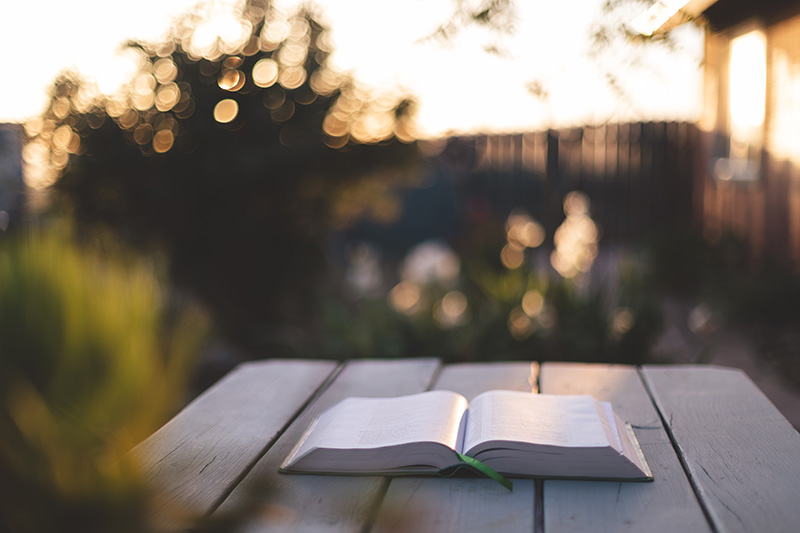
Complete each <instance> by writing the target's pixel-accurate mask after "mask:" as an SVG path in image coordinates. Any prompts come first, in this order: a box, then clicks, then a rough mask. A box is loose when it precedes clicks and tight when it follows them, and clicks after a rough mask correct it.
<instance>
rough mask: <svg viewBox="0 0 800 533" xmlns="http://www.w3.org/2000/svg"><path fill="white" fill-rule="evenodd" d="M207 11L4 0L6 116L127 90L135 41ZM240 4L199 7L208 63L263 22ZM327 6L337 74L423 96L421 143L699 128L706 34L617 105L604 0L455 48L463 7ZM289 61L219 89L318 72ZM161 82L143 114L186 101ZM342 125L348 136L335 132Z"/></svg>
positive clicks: (331, 0)
mask: <svg viewBox="0 0 800 533" xmlns="http://www.w3.org/2000/svg"><path fill="white" fill-rule="evenodd" d="M196 3H197V2H196V0H141V1H139V2H137V8H136V9H134V10H131V9H130V6H128V5H127V4H121V3H108V2H101V1H100V0H83V1H81V2H77V3H76V2H71V3H64V2H56V1H55V0H39V1H37V2H15V3H12V2H5V3H3V5H2V6H0V49H3V50H6V51H13V52H15V54H16V55H15V56H14V57H16V58H17V59H16V60H15V61H14V66H13V69H14V70H13V72H14V75H13V79H14V80H15V81H14V83H6V84H3V85H2V86H0V122H19V121H24V120H27V119H28V118H30V117H32V116H35V115H36V114H38V113H39V112H40V111H41V110H42V108H43V106H44V104H45V103H46V101H47V98H46V94H47V90H48V88H49V87H50V85H51V83H52V80H53V79H54V77H55V76H56V75H57V73H58V72H59V71H62V70H63V69H71V70H74V71H77V72H80V73H81V74H82V75H83V76H85V77H87V78H88V79H90V80H92V81H94V82H96V83H97V84H98V87H99V89H100V90H101V91H102V92H103V93H105V94H114V93H115V92H116V91H117V90H118V89H119V88H120V86H122V85H123V84H125V83H127V81H128V80H130V79H131V77H132V76H134V75H135V73H136V72H137V71H138V66H139V61H140V60H141V59H140V57H139V55H138V54H136V53H135V52H133V51H131V50H127V51H124V50H123V48H122V44H123V43H125V42H127V41H130V40H144V41H148V42H155V41H157V40H159V39H160V38H161V37H163V36H164V35H166V32H167V31H168V30H169V28H170V24H171V22H172V21H173V20H174V19H175V18H176V17H178V16H179V15H180V14H181V13H185V12H186V11H187V10H189V9H191V8H192V7H193V6H194V5H195V4H196ZM239 3H240V0H212V1H209V2H205V3H204V4H203V7H202V8H201V9H200V11H199V12H200V13H201V14H203V15H206V16H209V15H210V18H207V19H206V21H205V22H201V23H199V24H198V25H197V31H195V32H194V34H193V35H194V37H193V40H192V45H193V47H194V48H195V52H196V53H197V54H198V56H199V55H206V56H208V57H210V56H211V55H214V54H215V53H224V51H225V50H227V49H230V48H231V47H234V46H235V45H236V43H237V42H238V41H239V40H240V39H241V38H242V36H243V35H245V34H246V33H247V29H248V27H249V26H248V24H249V23H242V22H241V21H238V20H237V19H236V18H235V17H234V16H232V10H231V7H232V6H236V5H238V4H239ZM317 3H318V5H319V6H320V7H319V8H315V9H317V11H318V12H319V14H320V17H321V20H322V21H323V22H324V23H325V24H326V25H328V26H329V27H330V28H331V32H330V35H329V37H328V39H329V41H330V47H331V49H332V50H333V55H332V56H331V66H333V67H334V68H335V69H337V70H338V71H340V72H344V73H352V74H353V75H354V76H355V77H356V78H357V79H358V80H360V81H361V82H363V83H366V84H368V85H370V86H373V87H375V88H376V89H377V90H378V91H379V92H380V91H383V92H388V91H390V90H391V91H397V90H403V91H407V92H409V93H411V94H414V95H415V96H416V97H417V99H418V108H417V109H418V113H417V121H418V125H419V127H418V130H417V131H415V132H411V131H409V132H405V131H403V132H396V133H398V134H400V135H403V136H404V137H408V138H409V139H410V138H411V137H413V136H415V135H422V136H423V137H432V136H437V135H442V134H446V133H448V132H468V133H475V132H478V131H484V132H501V131H525V130H533V129H542V128H547V127H556V126H561V125H580V124H584V123H590V124H591V123H599V122H603V121H606V120H609V119H613V120H627V119H631V120H641V119H650V118H654V119H669V120H672V119H674V120H687V119H689V120H691V119H692V118H693V117H694V116H695V115H696V113H697V111H698V109H699V90H698V87H699V81H700V76H699V71H698V69H697V64H698V61H699V57H700V51H701V44H702V40H701V32H699V31H697V30H696V29H692V28H689V29H681V31H682V32H683V37H682V43H683V44H682V46H685V50H684V52H681V53H679V54H678V55H677V56H675V57H670V56H669V55H658V56H657V57H654V58H653V60H652V63H653V64H658V65H660V64H661V63H662V62H666V63H665V64H669V65H670V66H669V67H668V68H664V69H662V70H663V71H664V72H669V73H670V74H669V75H658V74H656V73H655V72H653V71H642V72H641V73H639V74H637V80H636V81H635V82H634V86H633V88H632V90H631V95H634V97H633V98H630V99H628V100H626V101H625V102H620V101H619V100H618V99H615V97H614V96H613V91H612V89H611V87H610V86H609V84H608V83H607V81H606V80H605V75H604V73H603V70H602V69H603V68H604V67H602V66H601V65H600V63H599V62H598V60H597V59H596V58H595V59H592V58H591V57H590V48H591V42H590V41H591V40H590V36H591V33H592V31H593V30H592V27H593V24H594V23H596V21H597V19H598V17H599V16H600V9H601V7H602V5H603V2H602V1H601V0H579V1H576V2H562V3H555V2H553V3H544V2H518V3H517V4H516V6H517V15H518V17H517V21H516V31H515V32H512V33H508V34H502V35H497V36H492V35H489V34H487V33H486V32H483V31H482V30H480V29H477V28H474V27H468V28H465V29H464V30H463V31H461V32H459V34H458V35H456V37H455V38H453V39H452V40H451V41H449V42H441V41H439V40H437V39H435V38H431V35H432V33H433V32H434V31H435V29H436V28H437V27H438V26H439V25H441V24H443V23H445V22H447V21H448V20H449V17H450V16H451V14H452V13H453V9H454V8H455V6H456V5H457V2H455V1H454V0H430V1H426V2H424V3H423V2H422V1H421V0H414V1H411V2H399V1H396V2H388V1H387V2H370V1H367V0H319V1H318V2H317ZM273 4H274V5H275V6H276V7H277V8H279V9H283V10H284V11H288V10H293V9H295V8H296V6H297V5H298V4H299V1H298V0H275V1H274V2H273ZM575 4H579V5H575ZM279 26H280V25H275V26H274V28H278V29H279ZM275 31H277V30H275ZM290 32H291V28H289V27H286V28H284V31H283V33H285V34H286V35H289V33H290ZM487 35H489V36H488V37H487ZM276 37H280V36H276ZM298 50H300V48H298ZM487 50H489V51H487ZM291 52H292V50H291V47H286V48H285V53H281V55H280V56H279V57H278V58H276V59H278V60H279V61H280V63H281V64H283V65H289V66H291V65H290V64H294V65H297V62H298V58H293V57H291ZM22 58H25V59H22ZM672 63H674V65H672ZM275 67H277V64H274V63H263V64H259V65H258V66H257V68H256V69H253V70H252V71H251V72H241V71H239V70H236V69H235V68H231V69H228V70H226V71H225V72H224V73H223V75H221V76H220V79H219V80H218V81H219V84H220V86H221V87H224V88H230V90H235V88H236V87H238V85H239V84H240V83H241V81H242V80H243V79H244V77H252V79H253V80H254V81H255V82H256V83H257V84H258V85H259V86H261V87H266V86H269V85H272V84H274V83H278V82H279V83H280V84H281V85H283V86H284V87H292V86H296V85H298V84H300V83H302V82H303V80H304V79H305V76H306V73H305V71H304V70H303V69H302V68H301V67H300V66H297V68H294V69H291V68H287V69H284V70H283V71H282V73H283V74H282V76H283V79H281V80H278V79H277V75H278V73H277V70H276V68H275ZM153 74H154V76H149V78H148V79H139V80H136V81H135V83H136V85H137V92H139V96H138V102H137V103H136V107H137V108H138V109H141V108H144V107H150V106H152V104H153V102H155V105H156V106H157V107H158V109H160V110H161V109H171V108H172V106H175V105H178V99H179V98H180V97H181V96H180V92H179V91H178V90H177V88H176V87H174V86H170V88H169V89H166V90H164V91H162V92H159V93H157V94H154V93H153V91H152V87H150V85H152V81H156V80H158V82H159V83H161V84H163V83H165V82H169V81H170V80H169V77H170V76H174V65H171V64H170V62H169V60H165V61H164V62H163V64H162V63H159V65H158V66H157V69H156V70H155V72H154V73H153ZM623 75H625V76H627V75H628V74H625V73H623ZM311 81H312V84H314V85H316V86H318V87H322V88H324V86H325V85H326V84H327V85H330V83H329V81H330V80H324V79H317V80H311ZM532 87H533V89H532ZM329 127H330V128H332V129H336V125H335V124H330V125H329ZM360 128H361V129H360V130H358V131H356V132H350V134H351V135H353V136H355V137H360V138H362V139H365V140H370V139H380V138H383V136H384V135H385V131H384V130H386V125H385V124H384V123H383V122H380V121H378V122H375V123H369V124H368V123H363V124H361V125H360ZM331 142H333V140H332V141H331Z"/></svg>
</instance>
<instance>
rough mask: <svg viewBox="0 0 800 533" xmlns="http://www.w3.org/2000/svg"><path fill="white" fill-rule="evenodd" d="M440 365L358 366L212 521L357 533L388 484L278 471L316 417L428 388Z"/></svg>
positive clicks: (255, 527) (321, 398)
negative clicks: (352, 401) (350, 400)
mask: <svg viewBox="0 0 800 533" xmlns="http://www.w3.org/2000/svg"><path fill="white" fill-rule="evenodd" d="M438 368H439V362H438V360H436V359H405V360H355V361H351V362H349V363H348V364H347V365H346V366H345V367H344V369H343V370H342V372H341V373H340V374H339V375H338V376H336V378H335V379H334V380H333V381H332V382H331V384H330V385H329V386H328V388H326V389H325V391H324V392H323V393H322V394H321V395H320V396H319V397H318V398H317V399H316V400H315V401H314V402H313V403H312V404H311V405H309V406H308V408H307V409H306V410H305V411H304V412H303V413H302V415H301V416H300V417H298V419H297V420H296V421H295V422H294V423H293V424H292V425H291V427H289V429H287V430H286V432H285V433H284V434H283V435H282V436H281V437H280V438H279V439H278V441H277V442H276V443H275V445H274V446H272V448H270V449H269V451H268V452H267V453H266V454H265V455H264V456H263V457H262V458H261V460H260V461H259V462H258V463H257V464H256V465H255V467H253V469H252V470H251V471H250V473H249V474H248V475H247V477H246V478H245V479H244V480H242V482H241V484H239V486H238V487H236V489H235V490H234V491H233V492H232V493H231V495H230V496H229V497H228V498H227V499H226V500H225V502H223V504H222V505H221V506H220V507H219V509H217V511H216V512H215V513H214V515H213V516H212V517H213V518H215V519H217V520H223V521H224V520H229V519H234V520H236V519H242V518H243V517H244V518H246V524H247V526H246V529H247V531H248V532H252V531H263V530H269V531H359V530H361V529H363V528H364V527H365V525H366V524H367V523H368V522H369V518H370V516H371V514H372V512H373V510H374V509H375V507H376V505H377V503H378V501H379V499H380V497H381V496H382V495H383V494H384V492H385V490H386V487H387V484H388V480H387V479H386V478H384V477H377V476H365V477H354V476H311V475H285V474H279V473H278V467H279V466H280V464H281V463H282V462H283V460H284V459H285V458H286V456H287V455H288V454H289V452H290V451H291V449H292V447H294V445H295V444H296V442H297V440H298V439H299V438H300V436H301V435H302V433H303V431H305V429H306V428H307V427H308V425H309V424H310V423H311V421H312V420H313V419H314V417H316V416H318V415H319V414H320V413H322V412H323V411H325V410H326V409H328V408H330V407H332V406H333V405H334V404H336V403H337V402H339V401H341V400H343V399H345V398H347V397H350V396H365V397H381V396H385V397H389V396H402V395H405V394H413V393H416V392H421V391H424V390H426V389H428V388H429V386H430V384H431V382H432V381H433V378H434V376H435V374H436V372H437V370H438Z"/></svg>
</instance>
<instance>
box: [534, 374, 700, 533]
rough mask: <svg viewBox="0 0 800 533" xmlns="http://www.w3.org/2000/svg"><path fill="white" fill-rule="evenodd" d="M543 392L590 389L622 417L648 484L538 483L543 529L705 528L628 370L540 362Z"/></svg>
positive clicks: (637, 382) (665, 437)
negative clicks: (632, 436) (650, 475)
mask: <svg viewBox="0 0 800 533" xmlns="http://www.w3.org/2000/svg"><path fill="white" fill-rule="evenodd" d="M539 386H540V389H541V392H542V393H550V394H591V395H592V396H594V397H595V398H597V399H599V400H603V401H609V402H611V404H612V405H613V407H614V410H615V411H616V412H617V413H618V414H619V416H620V418H622V419H623V420H625V421H627V422H629V423H630V424H631V425H632V426H633V428H634V432H635V433H636V437H637V438H638V439H639V443H640V444H641V446H642V451H643V453H644V456H645V459H647V462H648V464H649V465H650V469H651V470H652V471H653V476H654V478H655V480H654V481H653V482H652V483H632V482H625V483H619V482H611V481H561V480H549V481H545V482H544V494H543V500H544V531H614V532H619V531H637V532H638V531H665V530H671V531H693V532H694V531H709V530H710V528H709V526H708V523H707V521H706V518H705V516H704V515H703V510H702V508H701V506H700V504H699V503H698V501H697V498H696V496H695V494H694V492H693V490H692V487H691V485H690V483H689V481H688V479H687V478H686V475H685V473H684V470H683V468H682V466H681V464H680V461H679V459H678V457H677V455H676V454H675V451H674V449H673V447H672V444H671V442H670V440H669V437H668V435H667V433H666V431H665V429H664V428H663V427H662V423H661V420H660V418H659V416H658V413H657V411H656V410H655V408H654V407H653V404H652V402H651V401H650V398H649V396H648V394H647V391H646V389H645V387H644V385H643V383H642V380H641V378H640V376H639V373H638V372H637V370H636V368H635V367H630V366H622V365H595V364H592V365H589V364H577V363H543V364H542V368H541V371H540V377H539Z"/></svg>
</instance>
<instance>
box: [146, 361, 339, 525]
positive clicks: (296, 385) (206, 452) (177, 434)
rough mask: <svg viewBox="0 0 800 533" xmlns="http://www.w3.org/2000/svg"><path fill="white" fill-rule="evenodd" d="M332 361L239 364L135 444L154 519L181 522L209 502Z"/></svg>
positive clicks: (258, 451)
mask: <svg viewBox="0 0 800 533" xmlns="http://www.w3.org/2000/svg"><path fill="white" fill-rule="evenodd" d="M336 367H337V364H336V363H334V362H331V361H280V360H273V361H266V362H259V363H247V364H243V365H240V366H239V367H237V368H236V369H234V370H233V371H232V372H231V373H229V374H228V375H227V376H225V377H224V378H223V379H221V380H220V381H219V382H218V383H216V384H215V385H214V386H213V387H211V388H209V389H208V390H207V391H206V392H205V393H203V394H202V395H201V396H199V397H198V398H197V399H196V400H195V401H194V402H193V403H191V404H190V405H189V406H187V407H186V408H185V409H184V410H183V411H182V412H181V413H179V415H178V416H176V417H175V418H173V419H172V420H171V421H170V422H168V423H167V424H166V425H164V427H162V428H161V429H159V430H158V431H157V432H156V433H154V434H153V435H152V436H150V437H149V438H148V439H147V440H145V441H144V442H142V443H141V444H139V445H138V446H137V447H136V448H134V449H133V450H132V452H131V453H132V454H133V456H134V457H136V458H137V459H138V460H139V461H140V462H141V464H142V465H144V467H145V472H144V473H145V476H146V479H147V481H148V484H149V485H150V486H151V487H152V488H153V489H154V490H155V491H156V496H157V497H156V502H157V504H158V507H159V508H158V509H157V513H156V516H155V517H154V526H155V527H157V528H158V529H165V530H169V529H178V528H181V527H183V525H184V524H185V523H186V521H187V520H190V519H192V518H194V517H198V516H202V515H204V514H207V513H209V512H210V511H211V510H213V508H214V506H215V505H216V504H217V503H218V502H219V501H220V499H221V498H222V497H224V495H225V494H226V493H227V491H229V490H230V489H231V488H232V486H233V485H234V484H235V483H236V482H237V481H238V480H239V478H240V477H241V476H242V475H244V473H245V472H246V471H247V469H248V468H249V467H250V466H251V465H252V464H253V463H254V462H255V461H256V460H257V459H258V458H259V457H260V456H261V455H262V454H263V453H264V451H265V450H266V449H267V448H268V447H269V446H270V445H271V444H272V443H273V442H274V441H275V439H276V437H277V436H278V434H279V433H280V432H281V431H282V430H283V428H284V427H285V426H286V425H287V423H288V422H289V421H290V420H291V419H292V418H293V417H294V416H295V415H296V414H297V413H298V412H299V410H300V409H301V408H302V407H303V405H304V404H305V403H306V401H307V399H308V398H309V396H310V394H312V392H313V391H315V390H316V389H317V388H319V387H320V386H321V385H322V384H323V383H324V382H325V381H326V379H328V377H329V376H330V374H331V373H332V372H333V371H334V369H335V368H336Z"/></svg>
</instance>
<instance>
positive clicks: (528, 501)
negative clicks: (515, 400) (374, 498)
mask: <svg viewBox="0 0 800 533" xmlns="http://www.w3.org/2000/svg"><path fill="white" fill-rule="evenodd" d="M537 374H538V365H537V364H536V363H532V364H531V363H519V362H515V363H483V364H471V363H465V364H456V365H450V366H447V367H445V368H444V369H443V371H442V372H441V374H440V376H439V378H438V379H437V380H436V386H435V387H434V388H436V389H444V390H452V391H456V392H458V393H459V394H463V395H464V396H466V397H467V399H470V400H471V399H472V398H474V397H475V396H476V395H478V394H480V393H482V392H485V391H487V390H495V389H509V390H520V391H535V390H536V378H537ZM513 483H514V490H513V492H511V493H509V492H508V491H507V490H506V489H504V488H503V487H501V486H500V485H499V484H498V483H496V482H494V481H492V480H489V479H483V478H458V479H439V478H419V477H418V478H396V479H393V480H392V482H391V484H390V485H389V490H388V491H387V493H386V497H385V498H384V501H383V504H382V505H381V507H380V510H379V512H378V514H377V518H376V521H375V526H374V527H373V529H372V531H373V532H384V531H476V532H484V531H526V532H533V531H534V525H535V514H536V499H535V483H534V482H533V481H532V480H530V479H515V480H513Z"/></svg>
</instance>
